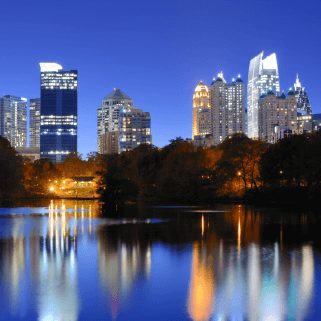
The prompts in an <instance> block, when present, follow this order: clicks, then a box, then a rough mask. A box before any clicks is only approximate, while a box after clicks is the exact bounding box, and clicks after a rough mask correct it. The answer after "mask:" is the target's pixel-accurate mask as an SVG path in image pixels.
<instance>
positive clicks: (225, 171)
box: [217, 134, 267, 192]
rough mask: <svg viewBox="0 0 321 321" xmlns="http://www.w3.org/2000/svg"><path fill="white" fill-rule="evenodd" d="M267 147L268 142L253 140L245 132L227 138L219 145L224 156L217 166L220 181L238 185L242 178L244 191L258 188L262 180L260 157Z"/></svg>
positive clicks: (220, 182) (222, 183)
mask: <svg viewBox="0 0 321 321" xmlns="http://www.w3.org/2000/svg"><path fill="white" fill-rule="evenodd" d="M266 148H267V144H266V143H263V142H261V141H258V140H252V139H250V138H248V137H247V136H245V135H244V134H236V135H233V136H232V137H231V138H227V139H226V140H225V141H224V142H223V143H222V144H221V145H220V146H219V149H220V150H221V151H222V157H221V159H220V160H219V161H218V166H217V177H218V183H219V184H220V185H224V184H226V183H228V182H234V185H236V184H237V181H238V180H240V179H241V180H242V183H243V188H244V192H247V191H248V190H252V189H257V188H258V185H260V182H261V179H260V159H261V156H262V154H263V153H264V151H265V150H266ZM236 189H237V188H236Z"/></svg>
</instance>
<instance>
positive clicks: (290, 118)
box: [258, 91, 298, 143]
mask: <svg viewBox="0 0 321 321" xmlns="http://www.w3.org/2000/svg"><path fill="white" fill-rule="evenodd" d="M258 124H259V138H260V139H261V140H264V141H266V142H268V143H276V142H277V141H278V140H279V139H282V138H284V137H286V136H288V135H292V134H295V133H296V132H297V128H298V124H297V103H296V97H295V93H294V92H293V91H290V92H289V93H288V96H285V94H282V95H281V96H276V95H275V94H274V92H273V91H269V92H268V93H267V94H266V95H262V96H261V98H260V100H259V113H258Z"/></svg>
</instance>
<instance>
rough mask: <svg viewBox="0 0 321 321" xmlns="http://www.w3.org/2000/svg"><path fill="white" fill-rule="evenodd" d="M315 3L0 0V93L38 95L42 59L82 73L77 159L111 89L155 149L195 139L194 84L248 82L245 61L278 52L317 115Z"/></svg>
mask: <svg viewBox="0 0 321 321" xmlns="http://www.w3.org/2000/svg"><path fill="white" fill-rule="evenodd" d="M320 12H321V2H320V0H306V1H302V0H300V1H299V0H292V1H288V0H281V1H280V0H220V1H217V0H206V1H202V0H199V1H195V0H194V1H190V0H181V1H178V0H171V1H169V0H162V1H152V0H137V1H133V0H126V1H125V0H118V1H109V0H91V1H89V0H88V1H83V0H55V1H48V0H28V1H25V0H10V1H8V0H4V1H1V10H0V43H1V50H0V70H1V71H0V95H4V94H13V95H18V96H23V97H27V98H36V97H39V96H40V79H39V78H40V71H39V65H38V64H39V62H41V61H42V62H57V63H59V64H61V65H62V66H63V67H64V69H66V70H68V69H77V70H78V72H79V91H78V93H79V104H78V106H79V109H78V114H79V132H78V144H79V145H78V146H79V148H78V149H79V152H80V153H82V154H87V153H88V152H90V151H96V150H97V144H96V141H97V129H96V123H97V116H96V111H97V107H98V106H99V104H100V103H101V100H102V99H103V97H104V96H106V95H107V94H108V93H110V92H111V91H112V89H113V88H114V87H117V88H121V89H122V90H123V91H124V92H125V93H126V94H127V95H129V96H130V97H132V98H133V100H134V104H135V106H138V107H139V108H142V109H143V110H145V111H149V112H151V115H152V134H153V143H154V144H155V145H157V146H163V145H165V144H167V143H168V141H169V140H170V139H171V138H174V137H176V136H182V137H184V138H185V137H191V118H192V94H193V90H194V87H195V86H196V85H197V83H198V81H199V80H200V79H202V80H203V81H205V82H210V81H211V79H212V78H213V77H214V76H215V75H216V74H217V73H218V72H219V71H220V70H223V71H224V74H225V78H226V79H227V80H230V79H231V78H232V77H234V76H236V75H237V74H239V73H240V74H241V75H242V78H243V79H244V81H247V69H248V63H249V60H250V58H252V57H253V56H255V55H257V54H258V53H259V52H260V51H262V50H264V51H265V52H266V54H270V53H272V52H276V53H277V57H278V63H279V71H280V82H281V88H282V89H284V90H288V88H289V87H291V86H293V83H294V80H295V75H296V73H297V72H299V74H300V79H301V82H302V83H303V85H304V86H305V87H306V89H307V91H308V93H309V95H310V100H311V103H312V108H313V112H321V80H320V75H321V68H320V66H321V54H320V52H321V20H320Z"/></svg>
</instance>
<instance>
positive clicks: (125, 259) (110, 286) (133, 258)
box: [98, 225, 151, 319]
mask: <svg viewBox="0 0 321 321" xmlns="http://www.w3.org/2000/svg"><path fill="white" fill-rule="evenodd" d="M129 229H132V230H135V226H133V225H130V227H129ZM122 232H124V233H122ZM126 232H127V226H126V225H124V229H123V231H122V230H121V228H119V226H118V228H117V229H116V230H115V231H114V230H113V228H112V226H111V227H109V229H102V230H101V231H99V233H98V234H99V241H98V252H99V255H98V257H99V275H100V279H101V282H102V286H103V288H104V290H105V291H106V293H107V295H108V298H109V301H110V308H111V314H112V318H113V319H116V317H117V315H118V314H119V311H120V309H121V306H122V305H123V303H124V302H125V301H126V299H127V298H128V297H129V295H130V292H131V291H132V289H133V287H134V285H135V282H136V281H138V280H139V279H140V278H144V279H145V278H148V276H149V274H150V272H151V244H149V242H147V243H146V240H144V239H143V238H140V236H139V235H137V234H136V235H135V236H134V235H131V233H130V232H129V233H126Z"/></svg>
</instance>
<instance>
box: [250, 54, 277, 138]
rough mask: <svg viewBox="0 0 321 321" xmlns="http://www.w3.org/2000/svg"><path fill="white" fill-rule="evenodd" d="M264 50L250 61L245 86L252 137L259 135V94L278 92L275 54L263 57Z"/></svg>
mask: <svg viewBox="0 0 321 321" xmlns="http://www.w3.org/2000/svg"><path fill="white" fill-rule="evenodd" d="M263 56H264V52H261V53H260V54H259V55H258V56H256V57H254V58H253V59H252V60H251V61H250V66H249V76H248V87H247V96H248V97H247V99H248V102H247V113H248V130H247V132H248V136H249V137H250V138H253V139H257V138H258V137H259V132H258V108H259V99H260V97H261V95H263V94H266V93H268V92H269V91H272V92H274V93H275V94H276V95H278V94H279V93H280V81H279V71H278V64H277V58H276V54H275V53H273V54H271V55H270V56H267V57H266V58H263Z"/></svg>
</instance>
